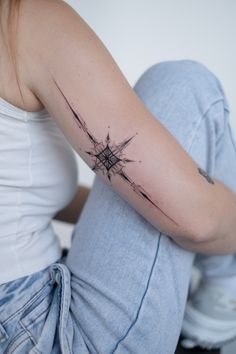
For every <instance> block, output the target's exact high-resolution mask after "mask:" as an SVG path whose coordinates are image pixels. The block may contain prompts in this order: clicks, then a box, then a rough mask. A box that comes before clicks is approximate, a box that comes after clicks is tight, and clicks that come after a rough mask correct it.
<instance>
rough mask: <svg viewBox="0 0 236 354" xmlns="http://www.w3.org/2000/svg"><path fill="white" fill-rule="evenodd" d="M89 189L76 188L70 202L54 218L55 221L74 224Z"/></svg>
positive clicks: (84, 187) (83, 187)
mask: <svg viewBox="0 0 236 354" xmlns="http://www.w3.org/2000/svg"><path fill="white" fill-rule="evenodd" d="M90 190H91V189H90V188H89V187H86V186H78V188H77V192H76V194H75V196H74V198H73V199H72V201H71V202H70V203H69V204H68V205H67V206H66V207H65V208H64V209H62V210H60V211H59V212H58V213H57V214H56V215H55V217H54V219H55V220H59V221H64V222H68V223H71V224H75V223H76V221H77V220H78V218H79V216H80V214H81V212H82V209H83V207H84V204H85V202H86V200H87V198H88V195H89V193H90Z"/></svg>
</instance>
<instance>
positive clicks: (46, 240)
mask: <svg viewBox="0 0 236 354" xmlns="http://www.w3.org/2000/svg"><path fill="white" fill-rule="evenodd" d="M61 255H62V249H61V247H60V243H59V239H58V237H57V235H56V234H55V233H54V230H53V228H52V225H51V224H50V223H48V224H47V225H45V226H43V227H42V228H41V229H38V230H36V231H31V232H25V233H21V234H8V235H7V236H1V237H0V269H1V272H0V285H1V284H3V283H7V282H9V281H12V280H16V279H18V278H21V277H24V276H27V275H30V274H33V273H35V272H38V271H40V270H42V269H45V268H46V267H48V266H49V265H51V264H52V263H54V262H56V261H57V260H58V259H60V258H61Z"/></svg>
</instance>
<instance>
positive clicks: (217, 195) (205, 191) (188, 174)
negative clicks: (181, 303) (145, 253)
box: [19, 0, 236, 253]
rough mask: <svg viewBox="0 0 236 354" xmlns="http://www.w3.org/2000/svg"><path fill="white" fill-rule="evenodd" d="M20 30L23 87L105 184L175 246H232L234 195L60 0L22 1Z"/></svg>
mask: <svg viewBox="0 0 236 354" xmlns="http://www.w3.org/2000/svg"><path fill="white" fill-rule="evenodd" d="M19 38H20V43H19V47H20V48H21V53H20V54H21V57H22V60H24V65H25V67H27V68H28V70H27V73H28V77H27V80H28V84H29V87H30V88H31V90H32V92H34V94H35V95H36V96H37V97H38V98H39V100H40V101H41V102H42V103H43V105H44V106H45V107H46V109H47V110H48V112H49V113H50V115H51V116H52V117H53V118H54V119H55V122H56V123H57V124H58V126H59V127H60V129H61V130H62V132H63V133H64V135H65V136H66V137H67V139H68V140H69V142H70V143H71V145H72V146H73V147H74V149H75V151H77V153H78V154H79V155H80V156H81V158H82V159H83V160H84V161H85V163H87V165H88V166H89V167H90V168H91V169H92V170H93V171H94V172H95V173H96V174H97V175H98V176H99V177H100V178H102V179H103V181H104V182H105V183H107V184H108V186H110V187H111V188H113V189H114V191H116V192H117V193H118V194H119V195H120V196H121V197H122V198H124V199H125V200H126V201H127V202H128V203H129V204H130V205H131V206H132V207H133V208H134V209H135V210H136V211H137V212H138V213H140V214H141V215H142V216H143V217H144V218H145V219H146V220H148V221H149V222H150V223H151V224H152V225H153V226H154V227H155V228H157V229H158V230H160V231H161V232H163V233H165V234H167V235H169V236H170V237H172V238H173V239H174V240H175V241H176V242H179V243H180V244H182V245H183V247H185V245H186V248H188V247H189V246H188V245H189V244H190V248H191V249H193V248H194V247H195V245H196V248H195V249H197V250H198V251H199V252H204V251H205V250H207V251H209V246H208V243H207V242H210V245H211V247H210V248H211V252H215V253H219V252H222V253H224V252H229V251H230V250H231V251H232V252H236V236H235V231H236V204H235V195H234V194H233V193H232V192H231V191H230V190H229V189H227V188H226V187H225V186H224V185H223V184H222V183H220V182H219V181H217V180H214V181H213V180H212V181H211V180H210V178H209V177H207V176H204V173H203V171H200V170H199V168H198V166H197V164H196V163H195V162H194V161H193V159H192V158H191V157H190V156H189V155H188V154H187V153H186V152H185V150H184V149H183V148H182V146H181V145H180V144H179V143H178V142H177V140H176V139H175V138H174V136H172V135H171V133H170V132H169V131H168V130H167V129H166V128H165V127H164V126H163V125H162V124H161V123H160V122H159V121H157V120H156V119H155V118H154V117H153V116H152V115H151V113H150V112H149V111H148V110H147V109H146V107H145V106H144V104H143V103H142V101H141V100H140V99H139V98H138V97H137V95H136V94H135V92H134V91H133V90H132V88H131V87H130V85H129V83H128V82H127V80H126V79H125V77H124V76H123V74H122V72H121V71H120V69H119V68H118V66H117V65H116V63H115V61H114V60H113V58H112V56H111V55H110V53H109V52H108V50H107V49H106V48H105V46H104V45H103V44H102V42H101V41H100V40H99V38H98V37H97V36H96V35H95V33H94V32H93V31H92V29H91V28H90V27H89V26H88V25H87V24H86V22H85V21H84V20H83V19H82V18H81V17H80V16H79V15H78V14H77V13H76V12H75V11H74V10H73V9H72V8H71V7H70V6H69V5H68V4H66V3H64V2H63V1H62V0H52V1H47V0H37V1H33V2H32V1H29V0H25V1H23V11H22V18H21V20H20V37H19ZM111 207H112V206H111ZM206 240H208V241H207V242H205V241H206ZM209 240H212V241H209ZM215 240H217V241H215Z"/></svg>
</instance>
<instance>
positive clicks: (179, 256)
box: [0, 60, 236, 354]
mask: <svg viewBox="0 0 236 354" xmlns="http://www.w3.org/2000/svg"><path fill="white" fill-rule="evenodd" d="M134 90H135V92H136V93H137V95H138V96H139V97H140V99H141V100H142V101H143V102H144V104H145V105H146V107H147V108H148V109H149V110H150V112H151V113H152V114H153V116H154V117H156V119H158V120H159V121H161V122H162V123H163V125H164V126H165V127H166V128H167V129H168V130H169V131H170V132H171V133H172V134H173V135H174V136H175V138H176V139H177V140H178V141H179V142H180V144H181V145H182V146H183V148H184V149H185V150H186V151H187V153H189V154H190V156H191V157H192V158H193V159H194V160H195V161H196V162H197V163H198V164H199V166H201V167H202V168H203V169H205V170H206V171H207V172H208V173H209V174H210V175H212V176H214V177H216V178H218V179H220V180H221V181H222V182H224V183H225V184H226V185H228V186H229V187H230V188H232V189H234V190H235V189H236V149H235V142H234V138H233V135H232V131H231V126H230V124H229V106H228V103H227V101H226V98H225V95H224V92H223V89H222V86H221V84H220V82H219V80H218V79H217V78H216V77H215V76H214V74H212V73H211V72H210V71H209V70H208V69H207V68H206V67H205V66H203V65H202V64H200V63H197V62H194V61H191V60H179V61H169V62H163V63H159V64H156V65H154V66H152V67H151V68H149V69H148V70H147V71H146V72H145V73H144V74H143V75H142V76H141V78H140V79H139V80H138V82H137V83H136V85H135V87H134ZM157 139H158V137H157ZM150 163H152V161H150ZM225 172H227V173H225ZM194 261H195V264H196V265H197V266H198V267H199V268H200V269H202V270H203V271H204V272H205V273H207V272H208V271H209V273H210V274H212V275H214V271H215V272H218V273H221V274H225V275H227V274H230V273H236V260H235V255H227V256H220V257H207V256H202V255H195V254H194V253H192V252H188V251H186V250H183V249H182V248H181V247H179V246H178V245H176V244H175V243H174V242H173V241H172V240H171V239H170V238H169V237H168V235H165V234H163V233H160V232H159V231H158V230H157V229H155V228H154V227H153V226H152V225H151V224H150V223H149V222H147V221H146V220H145V219H144V218H143V217H142V216H141V215H140V214H138V213H137V212H136V211H135V210H134V209H133V208H132V207H131V206H130V205H129V204H128V203H127V202H126V201H125V200H123V199H122V198H121V197H120V196H119V195H118V194H117V193H116V192H114V191H113V190H112V188H111V187H110V186H108V185H107V184H105V183H104V182H103V181H102V180H101V179H100V178H99V177H98V176H96V177H95V181H94V184H93V187H92V189H91V192H90V195H89V197H88V199H87V201H86V204H85V207H84V209H83V211H82V214H81V216H80V218H79V220H78V222H77V223H76V225H75V228H74V230H73V235H72V246H71V249H70V251H69V253H68V255H67V257H64V258H63V259H61V260H59V261H58V262H56V263H54V264H52V265H51V266H50V267H48V268H46V269H45V270H43V271H41V272H37V273H35V274H33V275H30V276H27V277H24V278H20V279H17V280H15V281H13V282H9V283H6V284H3V285H1V286H0V353H4V354H26V353H30V354H50V353H52V354H56V353H57V354H59V353H63V354H71V353H73V354H89V353H90V354H95V353H96V354H97V353H98V354H113V353H115V354H144V353H145V354H146V353H148V354H173V353H174V351H175V348H176V345H177V341H178V337H179V334H180V331H181V323H182V319H183V314H184V307H185V303H186V299H187V295H188V287H189V281H190V276H191V270H192V265H193V262H194ZM212 264H213V265H214V266H212Z"/></svg>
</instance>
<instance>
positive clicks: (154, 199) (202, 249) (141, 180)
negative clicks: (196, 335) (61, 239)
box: [0, 0, 236, 354]
mask: <svg viewBox="0 0 236 354" xmlns="http://www.w3.org/2000/svg"><path fill="white" fill-rule="evenodd" d="M10 5H11V6H12V7H11V6H10ZM18 5H20V6H19V8H18ZM17 9H18V10H19V18H18V19H19V22H18V26H16V24H17V20H16V18H15V17H14V13H15V12H14V10H16V14H17V13H18V11H17ZM9 10H12V11H10V12H9ZM8 14H9V17H8V16H7V15H8ZM1 24H2V29H3V31H2V34H1V42H0V43H1V84H0V97H1V99H0V112H1V114H0V118H1V124H0V136H1V142H0V144H1V145H0V146H1V155H0V159H1V172H0V181H1V189H0V190H1V198H0V200H1V213H0V215H1V219H0V220H1V237H0V243H1V244H0V264H1V276H0V284H1V285H0V299H1V307H0V311H1V312H0V334H1V340H0V351H1V353H14V354H15V353H17V354H19V353H31V354H32V353H43V354H46V353H66V354H68V353H83V354H85V353H99V354H106V353H109V354H110V353H116V354H118V353H122V354H125V353H135V354H139V353H140V354H143V353H149V354H154V353H155V354H157V353H159V354H163V353H164V354H172V353H174V351H175V347H176V343H177V341H178V337H179V334H180V331H181V324H182V319H183V313H184V306H185V303H186V298H187V292H188V285H189V279H190V274H191V267H192V263H193V260H194V256H195V253H200V254H202V255H201V256H200V255H199V262H200V264H203V263H204V260H206V259H208V260H209V259H214V261H215V262H216V260H217V259H218V264H219V263H220V262H219V258H220V260H221V263H220V264H224V260H226V261H227V260H228V259H232V258H233V257H234V256H233V255H228V254H229V253H233V252H236V238H235V229H236V218H235V215H236V203H235V194H234V192H233V191H232V189H234V188H235V181H236V178H235V177H236V163H235V162H236V160H235V159H236V154H235V145H234V141H233V139H232V135H231V134H232V133H231V128H230V125H229V121H228V105H227V102H226V99H225V96H224V93H223V90H222V88H221V86H220V84H219V81H218V80H217V79H216V78H215V76H214V75H213V74H212V73H210V72H209V71H208V70H207V69H206V68H205V67H204V66H203V65H201V64H198V63H196V62H193V61H188V60H185V61H184V60H183V61H177V62H165V63H160V64H157V65H154V66H153V67H151V68H150V69H149V70H147V71H146V72H145V73H144V74H143V75H142V77H141V78H140V79H139V81H138V82H137V84H136V85H135V88H134V90H132V89H131V87H130V86H129V84H128V83H127V81H126V79H125V78H124V76H123V75H122V73H121V72H120V70H119V68H118V67H117V65H116V64H115V62H114V60H113V59H112V57H111V55H110V54H109V53H108V51H107V50H106V48H105V47H104V46H103V44H102V43H101V41H100V40H99V39H98V38H97V36H96V35H95V34H94V33H93V31H92V30H91V29H90V28H89V27H88V25H87V24H86V23H85V22H84V21H83V20H82V19H81V18H80V16H79V15H78V14H77V13H76V12H75V11H74V10H73V9H72V8H71V7H70V6H69V5H67V4H66V3H64V2H63V1H61V0H53V1H47V0H37V1H30V0H21V1H19V0H17V1H16V0H15V1H9V0H8V1H3V0H2V1H1ZM8 24H10V26H8ZM15 35H17V37H16V38H17V40H16V42H14V36H15ZM8 45H9V46H8ZM14 51H15V52H14ZM15 70H16V73H17V75H16V76H14V72H15ZM18 86H19V88H20V91H18ZM70 145H71V146H73V147H74V149H75V151H76V152H77V153H78V154H79V155H80V156H81V157H82V158H83V160H84V161H85V162H86V163H87V164H88V166H89V167H90V168H91V169H92V170H93V171H94V172H95V173H96V178H95V182H94V185H93V187H92V189H91V192H90V194H89V197H88V199H87V201H86V204H85V207H84V209H83V212H82V214H81V216H80V218H79V220H78V221H77V224H76V226H75V228H74V231H73V239H72V247H71V249H70V251H69V253H68V256H67V257H62V258H61V250H60V247H59V245H58V241H57V238H56V236H55V234H54V233H53V231H52V227H51V220H52V218H53V217H54V216H55V215H56V213H57V212H58V211H59V210H60V209H62V208H64V207H65V206H66V205H67V204H68V203H69V201H70V200H71V199H72V197H73V196H74V195H75V190H76V187H77V186H76V185H77V174H76V162H75V159H74V155H73V153H72V150H71V146H70ZM226 168H227V173H226V174H225V169H226ZM206 171H207V172H206ZM212 176H214V177H212ZM220 180H221V181H220ZM224 183H225V184H224ZM226 185H227V186H226ZM230 188H231V189H230ZM204 254H208V255H212V256H214V255H221V256H220V257H213V258H212V257H208V258H207V257H206V256H205V255H204ZM228 257H231V258H228ZM226 261H225V262H226ZM218 268H219V269H218V274H223V272H222V273H220V266H219V267H218ZM223 268H224V267H223ZM223 270H224V271H225V274H224V275H226V274H228V275H231V274H235V264H233V263H232V264H231V266H230V267H228V270H225V268H224V269H223ZM230 272H231V273H230ZM231 337H233V335H231ZM211 344H212V343H211ZM214 344H219V343H214Z"/></svg>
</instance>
